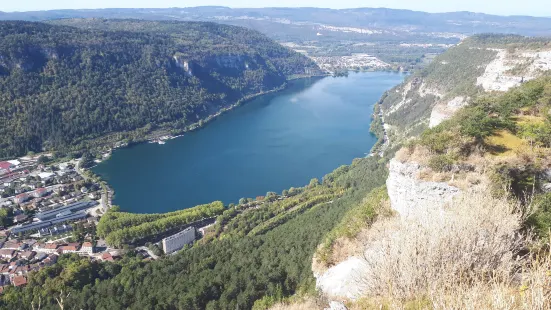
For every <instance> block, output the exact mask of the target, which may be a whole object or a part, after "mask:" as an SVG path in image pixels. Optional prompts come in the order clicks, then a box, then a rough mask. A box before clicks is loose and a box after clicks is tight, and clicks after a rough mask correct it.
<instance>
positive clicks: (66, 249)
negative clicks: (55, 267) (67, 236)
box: [57, 243, 80, 254]
mask: <svg viewBox="0 0 551 310" xmlns="http://www.w3.org/2000/svg"><path fill="white" fill-rule="evenodd" d="M79 250H80V243H69V244H67V245H63V246H60V247H59V248H58V249H57V252H58V253H63V254H67V253H77V252H79Z"/></svg>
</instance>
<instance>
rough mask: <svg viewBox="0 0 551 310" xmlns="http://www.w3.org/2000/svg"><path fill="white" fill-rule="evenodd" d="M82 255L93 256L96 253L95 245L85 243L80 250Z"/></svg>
mask: <svg viewBox="0 0 551 310" xmlns="http://www.w3.org/2000/svg"><path fill="white" fill-rule="evenodd" d="M80 252H81V253H87V254H92V253H94V245H93V244H92V242H84V243H83V244H82V247H81V248H80Z"/></svg>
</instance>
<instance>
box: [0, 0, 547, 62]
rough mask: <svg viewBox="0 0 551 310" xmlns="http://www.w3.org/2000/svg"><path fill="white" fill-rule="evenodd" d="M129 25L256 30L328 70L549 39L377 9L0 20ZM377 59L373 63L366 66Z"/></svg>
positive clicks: (219, 10) (477, 20)
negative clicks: (491, 40) (476, 41)
mask: <svg viewBox="0 0 551 310" xmlns="http://www.w3.org/2000/svg"><path fill="white" fill-rule="evenodd" d="M71 18H109V19H117V18H134V19H146V20H177V21H211V22H216V23H223V24H229V25H236V26H242V27H247V28H250V29H254V30H258V31H260V32H262V33H264V34H265V35H267V36H269V37H270V38H272V39H274V40H276V41H278V42H280V43H282V44H285V45H287V46H289V47H290V48H292V49H294V50H296V51H299V52H300V53H303V54H305V55H308V56H310V57H312V58H313V59H314V60H315V61H316V62H317V63H318V64H319V65H320V66H323V67H327V68H329V69H331V70H333V69H338V68H340V67H347V68H352V69H357V68H364V69H365V68H369V69H377V70H382V69H384V70H388V69H402V70H410V69H414V68H419V67H423V66H425V65H427V64H428V63H429V62H430V61H431V59H432V58H433V57H434V55H436V54H440V53H442V52H444V51H445V50H446V49H447V48H449V47H450V46H452V45H454V44H457V43H458V42H460V40H462V39H464V38H466V37H467V36H471V35H474V34H480V33H488V32H492V33H509V34H518V35H524V36H549V35H551V18H542V17H530V16H496V15H489V14H480V13H473V12H451V13H427V12H417V11H409V10H395V9H385V8H357V9H342V10H334V9H324V8H228V7H191V8H166V9H98V10H53V11H39V12H13V13H0V19H23V20H32V21H46V20H55V21H56V22H57V21H58V20H62V19H71ZM367 55H369V56H375V57H377V60H374V59H372V58H368V57H367Z"/></svg>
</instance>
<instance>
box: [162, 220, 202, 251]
mask: <svg viewBox="0 0 551 310" xmlns="http://www.w3.org/2000/svg"><path fill="white" fill-rule="evenodd" d="M193 241H195V227H193V226H192V227H188V228H186V229H184V230H182V231H181V232H179V233H177V234H175V235H172V236H170V237H166V238H164V239H163V251H164V252H165V253H166V254H170V253H173V252H176V251H178V250H180V249H182V248H183V247H184V246H185V245H186V244H190V243H193Z"/></svg>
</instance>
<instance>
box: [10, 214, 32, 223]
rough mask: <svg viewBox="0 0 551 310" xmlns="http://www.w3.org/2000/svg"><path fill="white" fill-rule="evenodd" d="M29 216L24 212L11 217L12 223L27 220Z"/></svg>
mask: <svg viewBox="0 0 551 310" xmlns="http://www.w3.org/2000/svg"><path fill="white" fill-rule="evenodd" d="M28 219H29V217H28V216H27V215H26V214H19V215H16V216H15V217H14V218H13V221H14V223H23V222H25V221H27V220H28Z"/></svg>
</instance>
